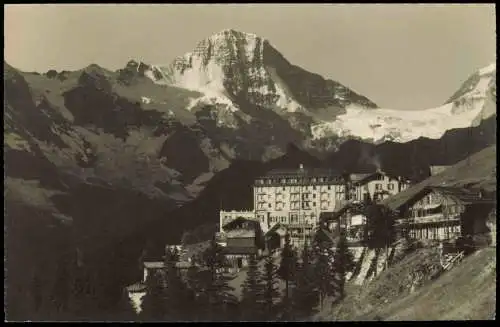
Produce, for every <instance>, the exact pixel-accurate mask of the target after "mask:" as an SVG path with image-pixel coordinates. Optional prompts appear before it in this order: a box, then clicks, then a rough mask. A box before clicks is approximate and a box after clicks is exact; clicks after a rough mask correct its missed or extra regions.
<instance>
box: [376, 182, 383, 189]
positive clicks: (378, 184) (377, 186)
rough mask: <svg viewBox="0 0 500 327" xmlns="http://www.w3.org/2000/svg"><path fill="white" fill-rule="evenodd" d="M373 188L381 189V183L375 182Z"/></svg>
mask: <svg viewBox="0 0 500 327" xmlns="http://www.w3.org/2000/svg"><path fill="white" fill-rule="evenodd" d="M375 189H376V190H377V191H378V190H381V189H382V184H381V183H377V184H375Z"/></svg>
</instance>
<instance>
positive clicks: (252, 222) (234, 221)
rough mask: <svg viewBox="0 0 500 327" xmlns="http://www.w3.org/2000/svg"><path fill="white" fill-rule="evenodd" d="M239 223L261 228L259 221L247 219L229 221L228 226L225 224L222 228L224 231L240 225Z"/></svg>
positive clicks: (240, 218) (238, 218) (239, 218)
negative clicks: (247, 223)
mask: <svg viewBox="0 0 500 327" xmlns="http://www.w3.org/2000/svg"><path fill="white" fill-rule="evenodd" d="M239 222H249V223H250V224H252V225H254V227H257V226H259V227H260V224H259V222H258V221H257V220H254V219H250V218H246V217H237V218H235V219H233V220H231V221H229V222H228V223H227V224H224V225H223V226H222V228H223V229H227V228H231V226H233V225H236V224H238V223H239Z"/></svg>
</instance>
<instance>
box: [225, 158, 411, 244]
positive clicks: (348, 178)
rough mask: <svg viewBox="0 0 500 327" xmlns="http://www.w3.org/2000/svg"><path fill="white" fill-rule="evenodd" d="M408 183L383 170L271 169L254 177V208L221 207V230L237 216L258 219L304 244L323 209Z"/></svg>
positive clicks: (392, 191) (267, 227) (382, 193)
mask: <svg viewBox="0 0 500 327" xmlns="http://www.w3.org/2000/svg"><path fill="white" fill-rule="evenodd" d="M406 186H407V183H406V182H402V181H401V180H400V179H398V178H394V177H389V176H387V175H385V174H384V173H382V172H374V173H370V174H352V175H341V174H338V173H335V172H334V171H332V170H328V169H305V168H304V167H303V166H302V165H300V167H299V168H298V169H289V170H272V171H270V172H269V173H267V174H266V175H264V176H261V177H259V178H257V179H256V180H255V183H254V185H253V197H254V201H253V205H254V208H253V210H248V211H221V212H220V233H221V234H222V235H223V234H224V226H225V225H227V224H228V223H229V222H231V221H233V220H234V219H236V218H240V217H241V218H245V219H251V220H256V221H258V222H259V223H260V227H261V229H262V231H263V232H264V233H267V232H268V231H270V230H271V229H276V228H284V229H286V230H287V231H288V232H289V234H290V236H291V242H292V243H293V244H294V245H296V246H297V247H301V246H302V244H303V242H304V241H306V240H307V239H308V238H309V237H310V235H311V234H312V233H311V232H312V231H313V229H314V228H315V227H316V226H317V225H318V223H319V218H320V215H321V213H323V212H333V211H336V210H338V209H339V208H341V207H342V206H343V205H345V204H346V203H347V201H360V200H363V199H365V198H366V197H368V196H370V197H371V198H372V199H374V198H375V199H376V198H377V196H379V197H380V198H384V196H389V195H392V194H395V193H398V192H400V191H401V190H402V189H404V188H406Z"/></svg>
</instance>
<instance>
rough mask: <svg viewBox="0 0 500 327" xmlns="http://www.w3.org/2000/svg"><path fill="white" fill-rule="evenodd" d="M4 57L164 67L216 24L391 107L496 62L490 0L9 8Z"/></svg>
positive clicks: (410, 105)
mask: <svg viewBox="0 0 500 327" xmlns="http://www.w3.org/2000/svg"><path fill="white" fill-rule="evenodd" d="M4 8H5V20H4V31H5V32H4V33H5V48H4V53H5V60H6V61H7V63H9V64H10V65H12V66H14V67H16V68H19V69H21V70H23V71H38V72H45V71H47V70H49V69H56V70H75V69H80V68H83V67H86V66H88V65H89V64H91V63H95V64H98V65H100V66H102V67H105V68H108V69H113V70H114V69H118V68H121V67H123V66H125V64H126V63H127V62H128V61H129V60H130V59H136V60H143V61H144V62H146V63H149V64H168V63H170V62H171V61H172V60H173V59H174V58H175V57H176V56H179V55H182V54H184V53H186V52H189V51H191V50H192V49H193V48H194V47H195V45H196V44H197V43H198V42H199V41H200V40H202V39H204V38H206V37H209V36H210V35H212V34H214V33H216V32H219V31H221V30H223V29H227V28H232V29H235V30H238V31H242V32H248V33H255V34H257V35H259V36H261V37H264V38H266V39H268V40H269V42H270V43H271V44H272V45H273V46H274V47H275V48H276V49H277V50H278V51H280V52H281V53H282V54H283V55H284V56H285V58H287V59H288V61H290V62H291V63H292V64H294V65H297V66H300V67H302V68H304V69H306V70H309V71H311V72H314V73H317V74H320V75H322V76H323V77H325V78H330V79H333V80H336V81H338V82H340V83H342V84H343V85H345V86H347V87H349V88H351V89H353V90H354V91H356V92H358V93H360V94H362V95H364V96H366V97H368V98H369V99H370V100H372V101H374V102H375V103H376V104H377V105H379V106H380V107H384V108H391V109H402V110H406V109H424V108H430V107H435V106H438V105H441V104H443V103H444V102H445V101H446V100H447V99H448V98H449V97H450V96H451V95H452V94H453V93H454V92H455V91H456V90H457V89H458V88H459V87H460V85H461V84H462V83H463V82H464V81H465V80H466V79H467V78H468V77H469V76H470V75H471V74H472V73H473V72H475V71H476V70H477V69H479V68H482V67H484V66H487V65H488V64H490V63H492V62H495V61H496V37H495V33H496V20H495V7H494V5H493V4H468V5H465V4H448V5H436V4H434V5H424V4H358V5H342V4H293V5H292V4H287V5H285V4H261V5H257V4H242V5H229V4H218V5H217V4H211V5H209V4H204V5H202V4H189V5H178V4H177V5H174V4H170V5H166V4H162V5H110V4H108V5H76V4H72V5H70V4H66V5H49V4H43V5H33V4H31V5H7V6H5V7H4Z"/></svg>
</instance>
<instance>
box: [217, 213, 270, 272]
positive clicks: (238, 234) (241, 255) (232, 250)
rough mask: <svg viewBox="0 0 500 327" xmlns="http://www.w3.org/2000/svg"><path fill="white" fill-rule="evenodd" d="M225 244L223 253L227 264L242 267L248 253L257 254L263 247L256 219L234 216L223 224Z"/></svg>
mask: <svg viewBox="0 0 500 327" xmlns="http://www.w3.org/2000/svg"><path fill="white" fill-rule="evenodd" d="M223 231H224V234H225V240H226V246H225V247H224V254H225V256H226V259H227V260H228V262H229V265H230V266H231V267H234V268H238V269H239V268H242V267H244V266H246V265H247V263H248V257H249V256H250V255H259V254H260V253H261V251H262V249H263V247H264V235H263V233H262V230H261V229H260V224H259V222H258V221H255V220H252V219H246V218H243V217H239V218H236V219H234V220H232V221H230V222H229V223H227V224H226V225H224V226H223Z"/></svg>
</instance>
